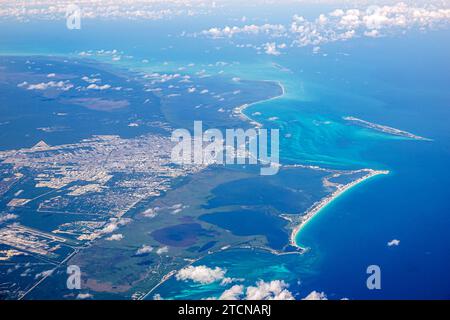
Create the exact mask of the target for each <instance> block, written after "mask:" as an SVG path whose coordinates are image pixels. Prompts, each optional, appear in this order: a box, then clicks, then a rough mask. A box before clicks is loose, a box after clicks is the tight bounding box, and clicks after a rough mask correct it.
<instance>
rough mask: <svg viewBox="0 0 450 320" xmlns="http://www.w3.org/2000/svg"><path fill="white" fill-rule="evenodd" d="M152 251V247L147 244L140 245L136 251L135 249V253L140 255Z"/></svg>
mask: <svg viewBox="0 0 450 320" xmlns="http://www.w3.org/2000/svg"><path fill="white" fill-rule="evenodd" d="M152 251H153V247H151V246H147V245H145V244H144V245H142V247H140V248H139V249H138V250H137V251H136V255H138V256H141V255H144V254H147V253H150V252H152Z"/></svg>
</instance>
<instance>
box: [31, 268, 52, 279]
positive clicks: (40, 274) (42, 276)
mask: <svg viewBox="0 0 450 320" xmlns="http://www.w3.org/2000/svg"><path fill="white" fill-rule="evenodd" d="M52 273H53V270H47V271H42V272H40V273H38V274H36V275H35V276H34V278H35V279H40V278H45V277H48V276H50V275H51V274H52Z"/></svg>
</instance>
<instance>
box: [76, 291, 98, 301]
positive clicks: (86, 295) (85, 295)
mask: <svg viewBox="0 0 450 320" xmlns="http://www.w3.org/2000/svg"><path fill="white" fill-rule="evenodd" d="M93 297H94V296H93V295H92V294H90V293H79V294H78V295H77V300H85V299H92V298H93Z"/></svg>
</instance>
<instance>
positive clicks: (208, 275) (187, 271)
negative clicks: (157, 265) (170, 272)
mask: <svg viewBox="0 0 450 320" xmlns="http://www.w3.org/2000/svg"><path fill="white" fill-rule="evenodd" d="M225 273H226V270H223V269H221V268H219V267H215V268H214V269H211V268H208V267H207V266H195V267H194V266H188V267H186V268H183V269H181V270H180V271H178V273H177V274H176V279H177V280H179V281H187V280H192V281H194V282H198V283H201V284H211V283H213V282H216V281H219V280H222V279H224V277H225Z"/></svg>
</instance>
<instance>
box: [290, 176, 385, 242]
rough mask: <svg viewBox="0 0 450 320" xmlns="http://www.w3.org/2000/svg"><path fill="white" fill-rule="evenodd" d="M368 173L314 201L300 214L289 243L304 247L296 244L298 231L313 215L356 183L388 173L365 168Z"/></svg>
mask: <svg viewBox="0 0 450 320" xmlns="http://www.w3.org/2000/svg"><path fill="white" fill-rule="evenodd" d="M367 171H368V173H367V174H366V175H365V176H363V177H361V178H359V179H357V180H354V181H352V182H349V183H347V184H345V185H340V186H339V187H337V189H336V190H335V191H334V192H333V193H331V194H330V195H328V196H326V197H325V198H323V199H321V200H319V201H317V202H316V203H314V204H313V205H312V206H311V207H310V208H309V209H308V210H307V211H306V214H305V215H304V216H302V218H301V220H300V224H299V225H297V226H296V227H295V228H293V229H292V232H291V237H290V241H289V242H290V244H291V246H293V247H296V248H299V249H303V250H304V249H305V248H303V247H301V246H300V245H298V244H297V242H296V239H297V236H298V234H299V233H300V231H301V230H302V229H303V228H304V227H305V226H306V225H307V224H308V222H310V221H311V220H312V218H313V217H315V216H316V215H317V214H318V213H319V212H320V211H322V209H324V208H325V207H326V206H328V205H329V204H330V203H331V202H333V201H334V200H335V199H337V198H338V197H339V196H340V195H342V194H343V193H345V192H346V191H348V190H350V189H351V188H353V187H355V186H357V185H358V184H360V183H362V182H364V181H366V180H368V179H370V178H372V177H375V176H378V175H387V174H389V171H388V170H373V169H367Z"/></svg>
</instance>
